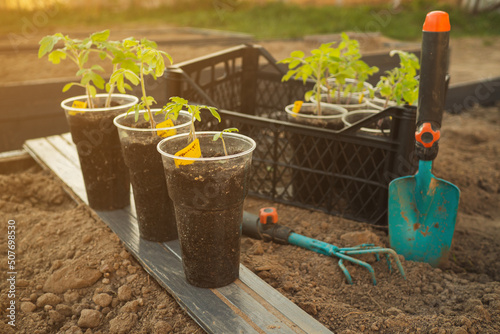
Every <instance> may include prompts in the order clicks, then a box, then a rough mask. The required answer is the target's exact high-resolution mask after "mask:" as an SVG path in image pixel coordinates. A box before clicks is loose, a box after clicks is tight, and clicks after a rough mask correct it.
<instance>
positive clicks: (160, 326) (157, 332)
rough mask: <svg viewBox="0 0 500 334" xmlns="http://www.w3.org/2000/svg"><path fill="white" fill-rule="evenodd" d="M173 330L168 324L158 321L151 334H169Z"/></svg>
mask: <svg viewBox="0 0 500 334" xmlns="http://www.w3.org/2000/svg"><path fill="white" fill-rule="evenodd" d="M172 330H173V328H172V325H170V324H169V323H168V322H166V321H163V320H160V321H158V322H157V323H156V324H155V327H154V329H153V334H163V333H171V332H172Z"/></svg>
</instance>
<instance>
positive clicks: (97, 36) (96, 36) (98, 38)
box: [90, 30, 110, 43]
mask: <svg viewBox="0 0 500 334" xmlns="http://www.w3.org/2000/svg"><path fill="white" fill-rule="evenodd" d="M109 33H110V32H109V30H103V31H100V32H96V33H93V34H92V35H90V38H91V40H92V42H94V43H95V42H105V41H107V40H108V38H109Z"/></svg>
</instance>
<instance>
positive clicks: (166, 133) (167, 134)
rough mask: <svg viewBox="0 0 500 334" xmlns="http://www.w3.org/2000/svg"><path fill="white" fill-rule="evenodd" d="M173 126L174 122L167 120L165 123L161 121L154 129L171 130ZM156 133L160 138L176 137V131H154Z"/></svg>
mask: <svg viewBox="0 0 500 334" xmlns="http://www.w3.org/2000/svg"><path fill="white" fill-rule="evenodd" d="M173 126H174V122H173V121H172V120H171V119H170V118H169V119H167V120H166V121H163V122H161V123H158V124H156V128H157V129H161V128H171V127H173ZM156 133H157V134H158V136H160V137H163V138H167V137H170V136H174V135H176V134H177V130H176V129H170V130H168V129H167V130H158V131H156Z"/></svg>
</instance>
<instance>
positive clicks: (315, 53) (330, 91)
mask: <svg viewBox="0 0 500 334" xmlns="http://www.w3.org/2000/svg"><path fill="white" fill-rule="evenodd" d="M334 44H335V42H332V43H325V44H321V46H320V47H319V48H318V49H314V50H311V56H308V57H306V56H305V54H304V52H302V51H293V52H292V53H291V54H290V57H288V58H285V59H283V60H281V61H279V62H278V63H284V64H288V72H287V73H286V74H285V75H284V76H283V78H282V81H288V80H289V79H291V78H292V77H293V78H294V79H296V80H297V79H301V80H302V81H303V82H304V84H305V83H306V82H307V80H308V79H311V80H313V81H314V87H313V89H312V90H310V91H308V92H306V94H305V96H304V99H305V100H306V101H309V100H310V99H311V97H312V96H314V98H315V100H316V111H317V114H318V115H321V92H322V87H325V88H326V91H327V102H329V103H332V101H333V99H334V98H335V93H337V101H340V98H341V97H342V96H344V95H346V94H349V99H348V103H349V100H350V95H351V94H352V93H353V92H361V91H362V90H363V88H364V84H365V82H366V80H367V79H368V77H369V76H370V75H372V74H374V73H376V72H378V68H377V67H376V66H372V67H370V66H368V65H367V64H366V63H365V62H364V61H362V60H361V54H360V52H359V43H358V41H356V40H352V39H349V37H348V36H347V35H346V34H345V33H343V34H342V42H340V43H339V45H338V46H337V47H333V45H334ZM346 79H354V80H355V84H352V83H350V84H346ZM332 82H333V83H334V84H333V85H332Z"/></svg>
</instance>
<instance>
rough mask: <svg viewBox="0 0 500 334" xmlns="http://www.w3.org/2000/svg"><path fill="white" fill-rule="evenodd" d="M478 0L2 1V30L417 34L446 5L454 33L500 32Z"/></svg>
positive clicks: (494, 5)
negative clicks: (167, 29)
mask: <svg viewBox="0 0 500 334" xmlns="http://www.w3.org/2000/svg"><path fill="white" fill-rule="evenodd" d="M481 1H486V0H442V1H441V2H438V1H430V0H415V1H394V0H393V1H388V0H386V1H384V0H355V1H350V0H345V1H341V0H335V1H331V0H330V1H321V0H318V1H311V0H309V1H300V0H295V1H286V3H285V2H283V1H270V0H268V1H265V0H260V1H250V0H183V1H173V0H149V1H147V0H143V1H138V0H121V1H120V0H110V1H104V0H74V1H69V0H66V1H64V0H0V8H1V14H0V22H2V23H1V25H0V34H2V35H8V34H9V33H16V34H20V33H24V32H25V31H28V30H30V29H31V30H33V29H37V30H39V31H41V32H50V33H53V32H55V31H62V29H64V28H68V29H69V28H71V29H77V28H79V27H82V26H84V27H89V28H119V27H127V28H129V27H149V26H157V25H158V26H159V25H161V26H165V25H167V26H180V27H196V28H210V29H220V30H228V31H233V32H243V33H249V34H252V35H254V36H255V38H256V39H260V40H262V39H284V38H301V37H303V36H305V35H311V34H328V33H338V32H341V31H357V32H380V33H382V34H383V35H385V36H387V37H391V38H395V39H399V40H415V39H418V38H419V37H420V36H421V33H420V31H419V30H420V29H415V27H416V26H421V25H422V23H423V18H424V17H425V14H426V13H427V12H429V11H431V10H445V11H447V12H448V13H449V14H450V20H451V24H452V36H455V37H457V36H491V35H500V11H499V10H498V7H500V5H499V4H498V2H499V1H492V0H490V1H489V2H485V3H481ZM325 2H329V3H335V4H336V5H324V3H325ZM303 3H306V4H303ZM311 3H316V4H315V5H311ZM344 3H345V4H344ZM353 3H354V4H355V5H353ZM346 4H348V5H346ZM464 4H465V6H464ZM23 31H24V32H23Z"/></svg>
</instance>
